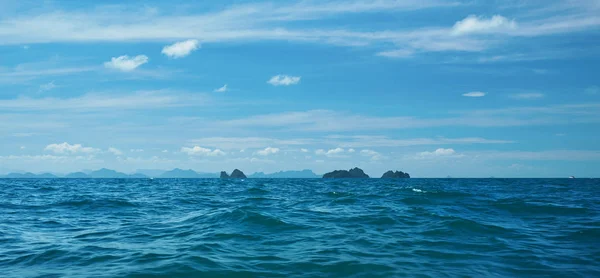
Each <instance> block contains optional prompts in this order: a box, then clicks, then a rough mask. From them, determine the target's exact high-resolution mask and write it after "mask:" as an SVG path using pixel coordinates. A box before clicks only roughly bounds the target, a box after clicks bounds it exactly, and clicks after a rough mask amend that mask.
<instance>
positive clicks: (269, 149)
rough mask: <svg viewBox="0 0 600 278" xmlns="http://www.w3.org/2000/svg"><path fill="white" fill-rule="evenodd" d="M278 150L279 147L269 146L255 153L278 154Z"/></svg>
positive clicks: (263, 154)
mask: <svg viewBox="0 0 600 278" xmlns="http://www.w3.org/2000/svg"><path fill="white" fill-rule="evenodd" d="M278 152H279V148H271V147H267V148H265V149H264V150H260V151H257V152H255V154H258V155H262V156H267V155H270V154H276V153H278Z"/></svg>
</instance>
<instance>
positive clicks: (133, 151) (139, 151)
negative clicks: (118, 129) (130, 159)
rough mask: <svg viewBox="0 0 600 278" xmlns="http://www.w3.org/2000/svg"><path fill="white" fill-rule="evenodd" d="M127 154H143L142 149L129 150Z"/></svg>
mask: <svg viewBox="0 0 600 278" xmlns="http://www.w3.org/2000/svg"><path fill="white" fill-rule="evenodd" d="M129 152H132V153H141V152H144V149H130V150H129Z"/></svg>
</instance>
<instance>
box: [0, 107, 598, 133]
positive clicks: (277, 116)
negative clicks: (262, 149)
mask: <svg viewBox="0 0 600 278" xmlns="http://www.w3.org/2000/svg"><path fill="white" fill-rule="evenodd" d="M0 103H1V102H0ZM598 107H600V103H580V104H573V105H550V106H548V105H546V106H538V107H508V108H501V109H485V110H464V111H450V112H448V113H447V115H446V117H444V116H443V115H439V117H437V118H422V117H412V116H391V117H381V116H369V115H361V114H349V113H343V112H337V111H332V110H309V111H290V112H283V113H272V114H262V115H253V116H249V117H246V118H239V119H233V120H224V121H216V122H215V123H214V125H215V126H218V127H223V126H227V127H228V128H256V127H262V128H271V129H275V130H292V131H327V132H334V131H357V130H385V129H392V130H393V129H407V128H423V127H438V126H471V127H504V126H534V125H549V124H551V125H556V124H572V123H574V122H581V123H584V122H585V123H589V122H599V121H600V117H597V116H598V115H599V113H600V111H598V109H597V108H598ZM584 110H585V111H586V112H587V113H586V114H584V113H581V112H582V111H584ZM567 114H568V115H570V116H572V117H570V118H569V119H566V118H565V117H564V116H565V115H567Z"/></svg>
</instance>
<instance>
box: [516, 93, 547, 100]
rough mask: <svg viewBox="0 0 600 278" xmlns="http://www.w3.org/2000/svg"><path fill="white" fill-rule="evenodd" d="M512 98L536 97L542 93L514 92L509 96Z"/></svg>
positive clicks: (541, 95)
mask: <svg viewBox="0 0 600 278" xmlns="http://www.w3.org/2000/svg"><path fill="white" fill-rule="evenodd" d="M510 97H511V98H514V99H538V98H543V97H544V94H541V93H524V94H514V95H511V96H510Z"/></svg>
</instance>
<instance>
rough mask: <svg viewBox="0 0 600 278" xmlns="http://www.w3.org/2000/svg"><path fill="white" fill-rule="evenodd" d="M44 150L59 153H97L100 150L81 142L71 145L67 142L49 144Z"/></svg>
mask: <svg viewBox="0 0 600 278" xmlns="http://www.w3.org/2000/svg"><path fill="white" fill-rule="evenodd" d="M44 150H46V151H51V152H54V153H58V154H76V153H95V152H98V151H99V149H96V148H91V147H84V146H83V145H81V144H73V145H71V144H69V143H67V142H64V143H57V144H50V145H47V146H46V148H44Z"/></svg>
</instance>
